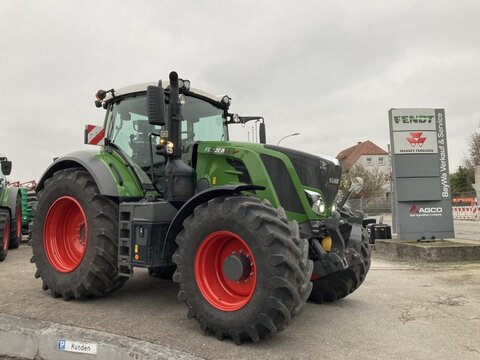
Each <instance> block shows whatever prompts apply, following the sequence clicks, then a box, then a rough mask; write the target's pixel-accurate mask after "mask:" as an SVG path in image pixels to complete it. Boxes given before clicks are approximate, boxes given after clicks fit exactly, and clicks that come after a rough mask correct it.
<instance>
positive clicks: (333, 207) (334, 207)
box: [332, 204, 337, 212]
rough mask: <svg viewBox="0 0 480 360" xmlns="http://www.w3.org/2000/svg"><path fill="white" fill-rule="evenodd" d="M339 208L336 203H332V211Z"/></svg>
mask: <svg viewBox="0 0 480 360" xmlns="http://www.w3.org/2000/svg"><path fill="white" fill-rule="evenodd" d="M335 210H337V207H336V206H335V204H333V205H332V212H333V211H335Z"/></svg>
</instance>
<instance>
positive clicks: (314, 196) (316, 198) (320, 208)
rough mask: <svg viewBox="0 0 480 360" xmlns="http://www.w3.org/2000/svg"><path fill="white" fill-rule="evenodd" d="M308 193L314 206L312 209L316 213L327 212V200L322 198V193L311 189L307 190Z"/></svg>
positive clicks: (311, 204) (308, 197)
mask: <svg viewBox="0 0 480 360" xmlns="http://www.w3.org/2000/svg"><path fill="white" fill-rule="evenodd" d="M305 194H306V195H307V199H308V202H309V203H310V206H311V207H312V210H313V212H314V213H316V214H323V213H324V212H325V208H326V207H325V201H324V200H323V198H322V195H321V194H319V193H317V192H315V191H311V190H305Z"/></svg>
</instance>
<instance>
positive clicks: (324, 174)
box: [265, 145, 342, 204]
mask: <svg viewBox="0 0 480 360" xmlns="http://www.w3.org/2000/svg"><path fill="white" fill-rule="evenodd" d="M265 148H267V149H270V150H274V151H278V152H281V153H283V154H285V155H287V156H288V158H289V159H290V161H291V162H292V165H293V166H294V168H295V170H296V172H297V175H298V177H299V179H300V181H301V183H302V185H304V186H309V187H312V188H316V189H320V190H321V191H322V193H323V196H324V197H325V201H326V202H327V204H332V203H333V200H334V199H335V196H336V195H337V192H338V187H339V186H340V177H341V176H342V168H341V166H340V164H339V163H338V161H337V159H335V158H332V157H330V156H319V155H312V154H309V153H305V152H302V151H298V150H293V149H289V148H284V147H281V146H274V145H265Z"/></svg>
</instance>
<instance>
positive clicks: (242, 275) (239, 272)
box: [223, 252, 252, 281]
mask: <svg viewBox="0 0 480 360" xmlns="http://www.w3.org/2000/svg"><path fill="white" fill-rule="evenodd" d="M251 270H252V267H251V266H250V259H249V258H248V257H247V256H246V255H245V254H243V253H241V252H240V253H238V254H236V253H233V254H232V255H230V256H229V257H227V258H226V259H225V261H224V262H223V273H224V274H225V276H226V277H227V278H228V279H229V280H231V281H243V280H245V279H247V278H248V277H249V276H250V272H251Z"/></svg>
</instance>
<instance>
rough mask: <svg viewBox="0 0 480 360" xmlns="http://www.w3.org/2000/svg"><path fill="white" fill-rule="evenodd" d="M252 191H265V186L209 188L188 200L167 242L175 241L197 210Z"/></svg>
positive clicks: (172, 227)
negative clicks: (211, 203) (211, 202)
mask: <svg viewBox="0 0 480 360" xmlns="http://www.w3.org/2000/svg"><path fill="white" fill-rule="evenodd" d="M252 190H265V187H264V186H259V185H249V184H248V185H224V186H215V187H212V188H208V189H206V190H203V191H201V192H199V193H198V194H196V195H195V196H194V197H192V198H191V199H190V200H188V201H187V202H186V203H185V204H184V205H183V206H182V207H181V208H180V210H178V212H177V214H176V215H175V217H174V218H173V221H172V223H171V224H170V226H169V227H168V232H167V238H166V241H167V242H170V241H172V242H173V241H175V237H176V236H177V235H178V233H179V232H180V231H181V230H182V228H183V221H184V220H185V219H186V218H187V217H189V216H190V215H191V214H193V211H194V210H195V208H196V207H197V206H198V205H200V204H203V203H205V202H207V201H209V200H211V199H213V198H217V197H220V196H226V195H234V194H239V193H241V192H242V191H252Z"/></svg>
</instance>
